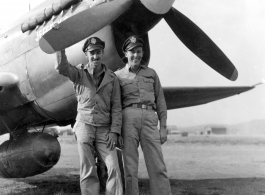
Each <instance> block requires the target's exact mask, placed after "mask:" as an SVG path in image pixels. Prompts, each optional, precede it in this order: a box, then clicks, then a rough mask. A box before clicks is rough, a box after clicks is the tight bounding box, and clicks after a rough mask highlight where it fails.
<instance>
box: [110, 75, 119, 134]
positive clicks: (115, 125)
mask: <svg viewBox="0 0 265 195" xmlns="http://www.w3.org/2000/svg"><path fill="white" fill-rule="evenodd" d="M121 125H122V107H121V92H120V83H119V79H118V77H117V76H115V77H114V81H113V90H112V95H111V127H110V132H113V133H118V134H121Z"/></svg>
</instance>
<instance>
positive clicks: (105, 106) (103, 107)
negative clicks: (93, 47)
mask: <svg viewBox="0 0 265 195" xmlns="http://www.w3.org/2000/svg"><path fill="white" fill-rule="evenodd" d="M103 66H105V65H104V64H103ZM55 69H56V70H57V71H58V73H59V74H61V75H64V76H66V77H68V78H69V79H70V80H71V81H72V82H73V85H74V90H75V95H76V97H77V101H78V106H77V117H76V120H77V121H82V122H84V123H87V124H90V125H94V126H109V125H110V131H111V132H115V133H118V134H120V131H121V124H122V112H121V110H122V108H121V98H120V97H121V95H120V85H119V80H118V78H117V76H116V75H115V74H114V73H113V72H112V71H111V70H109V69H107V68H106V66H105V74H104V77H103V80H102V82H101V84H100V85H99V87H98V88H97V87H96V86H95V84H94V82H93V79H92V77H91V75H90V74H89V72H88V71H87V69H84V68H81V66H80V65H79V66H78V68H77V67H75V66H72V65H71V64H70V63H69V62H68V61H67V57H66V55H65V53H64V52H57V63H56V67H55Z"/></svg>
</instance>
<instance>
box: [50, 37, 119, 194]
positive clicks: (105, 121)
mask: <svg viewBox="0 0 265 195" xmlns="http://www.w3.org/2000/svg"><path fill="white" fill-rule="evenodd" d="M104 47H105V43H104V42H103V41H102V40H100V39H99V38H97V37H92V38H89V39H87V40H86V42H85V44H84V46H83V52H84V53H85V55H86V57H87V59H88V64H86V65H78V67H75V66H72V65H71V64H70V63H69V62H68V60H67V57H66V54H65V51H64V50H62V51H59V52H57V63H56V67H55V68H56V70H57V71H58V73H59V74H61V75H64V76H66V77H68V78H69V79H70V80H71V81H72V82H73V85H74V90H75V94H76V97H77V101H78V107H77V112H78V113H77V117H76V124H75V126H74V132H75V136H76V139H77V145H78V152H79V157H80V187H81V192H82V195H99V193H100V186H99V179H98V176H97V170H96V166H95V158H94V151H95V150H96V151H97V152H98V153H99V155H100V157H101V159H102V160H103V161H104V162H105V164H106V166H107V169H108V179H107V184H106V194H107V195H122V194H123V188H122V182H121V175H120V170H119V165H118V159H117V153H116V149H115V146H116V144H117V141H118V139H117V137H118V136H119V134H120V131H121V124H122V108H121V99H120V96H121V95H120V85H119V80H118V78H117V77H116V75H115V74H114V73H113V72H112V71H110V70H109V69H107V68H106V66H105V65H104V64H103V63H101V60H102V57H103V55H104ZM119 140H120V139H119ZM120 144H122V143H120Z"/></svg>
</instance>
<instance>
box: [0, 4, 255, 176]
mask: <svg viewBox="0 0 265 195" xmlns="http://www.w3.org/2000/svg"><path fill="white" fill-rule="evenodd" d="M173 2H174V0H107V1H106V0H95V1H92V0H83V1H81V0H46V1H45V2H44V3H42V4H40V5H39V6H38V7H36V8H34V9H33V10H31V11H29V12H28V13H27V14H25V15H24V16H22V17H21V18H20V19H18V20H17V21H16V22H15V23H13V24H12V26H10V27H9V28H7V29H5V30H4V31H2V32H1V34H0V135H3V134H6V133H9V134H10V140H8V141H6V142H4V143H3V144H2V145H1V146H0V175H1V176H2V177H6V178H20V177H28V176H33V175H37V174H40V173H43V172H45V171H47V170H48V169H50V168H51V167H53V166H54V165H55V164H56V163H57V162H58V160H59V157H60V144H59V143H58V141H57V139H56V137H53V136H51V135H49V134H46V133H43V132H34V133H29V132H28V130H29V129H30V128H32V127H40V126H42V127H43V129H44V128H45V125H49V124H57V125H68V124H72V125H73V124H74V122H75V116H76V106H77V101H76V97H75V94H74V90H73V87H72V83H71V82H70V81H69V79H68V78H66V77H63V76H61V75H59V74H58V73H57V72H56V71H55V69H54V63H55V55H54V54H52V53H54V52H56V51H58V50H62V49H65V48H66V54H67V57H68V60H69V61H70V62H71V63H72V64H76V65H77V64H80V63H86V58H85V55H84V54H83V53H82V50H81V48H82V45H83V43H84V39H86V38H87V37H90V36H92V35H93V36H97V37H99V38H101V39H102V40H104V41H105V42H106V48H105V55H104V59H103V62H104V63H105V64H106V65H107V66H108V68H110V69H111V70H113V71H115V70H117V69H118V68H121V67H123V66H124V61H123V57H124V55H123V52H122V49H121V48H122V44H123V42H124V41H125V40H126V38H127V37H129V36H130V35H132V34H136V35H138V36H140V37H142V38H143V39H144V41H145V43H146V45H145V47H144V51H145V55H144V59H143V60H144V61H145V62H146V64H147V65H148V63H149V59H150V56H151V52H150V47H149V39H148V31H149V30H151V29H152V28H153V27H155V26H156V24H157V23H159V22H160V21H161V20H162V19H164V20H165V21H166V22H167V24H168V25H169V26H170V28H171V29H172V31H173V32H174V33H175V34H176V36H177V37H178V38H179V39H180V40H181V41H182V42H183V43H184V45H185V46H186V47H188V48H189V49H190V50H191V51H192V52H193V53H194V54H195V55H196V56H198V57H199V58H200V59H201V60H202V61H204V62H205V63H206V64H207V65H208V66H210V67H211V68H213V69H214V70H216V71H217V72H218V73H220V74H221V75H223V76H224V77H226V78H227V79H229V80H232V81H234V80H236V79H237V76H238V72H237V70H236V68H235V67H234V65H233V64H232V63H231V62H230V60H229V59H228V58H227V57H226V56H225V54H224V53H223V52H222V51H221V50H220V49H219V48H218V47H217V46H216V45H215V44H214V42H213V41H212V40H211V39H210V38H209V37H208V36H207V35H206V34H205V33H204V32H203V31H202V30H201V29H200V28H199V27H198V26H196V24H194V23H193V22H192V21H190V20H189V19H188V18H187V17H186V16H184V15H183V14H181V13H180V12H179V11H177V10H176V9H175V8H174V7H172V4H173ZM254 87H255V86H249V87H248V86H243V87H164V93H165V97H166V102H167V107H168V109H177V108H184V107H189V106H195V105H201V104H206V103H208V102H212V101H215V100H218V99H222V98H226V97H229V96H232V95H236V94H240V93H242V92H245V91H248V90H250V89H253V88H254Z"/></svg>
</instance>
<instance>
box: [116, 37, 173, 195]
mask: <svg viewBox="0 0 265 195" xmlns="http://www.w3.org/2000/svg"><path fill="white" fill-rule="evenodd" d="M143 47H144V41H143V39H141V38H140V37H138V36H131V37H129V38H128V39H127V40H126V41H125V42H124V44H123V46H122V50H123V52H124V54H125V57H126V58H127V60H128V63H127V64H126V65H125V67H124V68H122V69H121V70H118V71H116V72H115V73H116V75H117V76H118V78H119V80H120V85H121V95H122V108H123V110H122V136H123V140H124V148H123V159H124V172H125V194H126V195H138V194H139V189H138V161H139V157H138V146H139V144H140V145H141V147H142V150H143V154H144V159H145V163H146V167H147V171H148V175H149V178H150V179H149V182H150V188H151V194H152V195H170V194H171V188H170V183H169V179H168V177H167V170H166V166H165V162H164V159H163V155H162V149H161V144H163V143H164V142H166V141H167V129H166V120H167V107H166V101H165V97H164V93H163V89H162V86H161V84H160V81H159V77H158V75H157V73H156V72H155V70H153V69H151V68H148V67H147V66H146V65H145V64H141V63H142V58H143V55H144V51H143ZM158 121H159V125H160V129H159V131H158V129H157V125H158Z"/></svg>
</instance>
